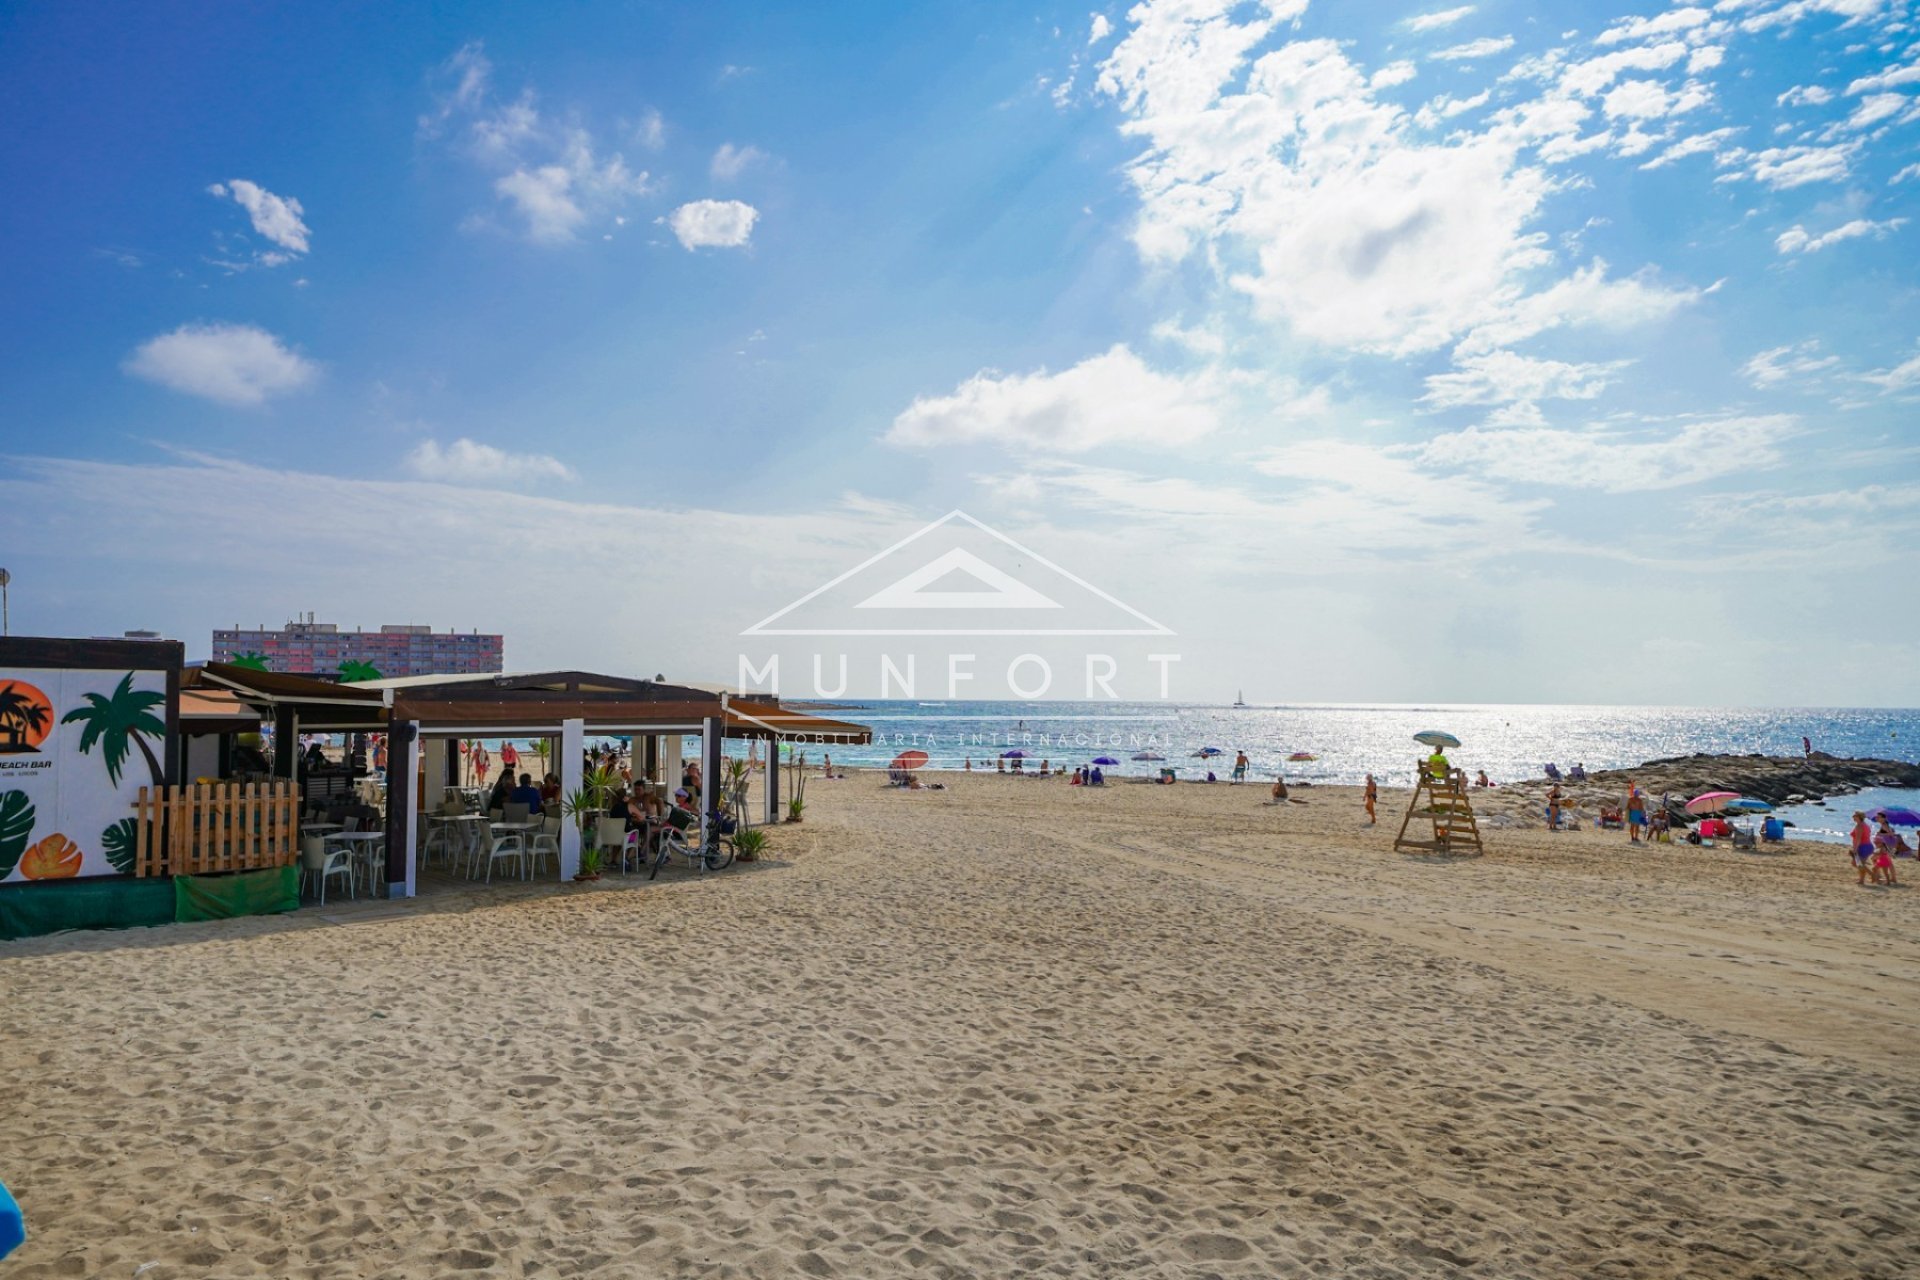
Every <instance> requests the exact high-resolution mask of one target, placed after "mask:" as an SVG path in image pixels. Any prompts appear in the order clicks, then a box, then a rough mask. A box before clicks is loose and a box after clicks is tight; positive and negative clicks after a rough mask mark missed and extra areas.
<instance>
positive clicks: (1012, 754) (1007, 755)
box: [1000, 750, 1027, 760]
mask: <svg viewBox="0 0 1920 1280" xmlns="http://www.w3.org/2000/svg"><path fill="white" fill-rule="evenodd" d="M1000 758H1001V759H1002V760H1025V759H1026V758H1027V753H1026V752H1024V751H1020V750H1014V751H1002V752H1001V753H1000Z"/></svg>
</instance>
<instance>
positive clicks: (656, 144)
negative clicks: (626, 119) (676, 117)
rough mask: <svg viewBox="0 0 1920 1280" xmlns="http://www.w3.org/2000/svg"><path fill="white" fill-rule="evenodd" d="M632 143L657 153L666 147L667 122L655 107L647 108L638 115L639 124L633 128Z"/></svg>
mask: <svg viewBox="0 0 1920 1280" xmlns="http://www.w3.org/2000/svg"><path fill="white" fill-rule="evenodd" d="M633 137H634V141H636V142H638V143H639V144H640V145H641V146H643V147H645V148H646V149H647V150H649V151H658V150H660V148H662V147H664V146H666V145H667V121H666V117H665V116H662V115H661V114H660V111H659V109H658V108H656V107H648V108H647V109H646V110H645V111H644V112H642V113H641V115H640V122H639V123H638V124H636V125H634V126H633Z"/></svg>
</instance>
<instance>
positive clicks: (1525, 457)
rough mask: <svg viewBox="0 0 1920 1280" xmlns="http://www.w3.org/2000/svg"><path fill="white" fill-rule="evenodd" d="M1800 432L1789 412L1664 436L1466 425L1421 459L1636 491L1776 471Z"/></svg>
mask: <svg viewBox="0 0 1920 1280" xmlns="http://www.w3.org/2000/svg"><path fill="white" fill-rule="evenodd" d="M1796 431H1797V427H1796V425H1795V422H1794V419H1793V418H1792V417H1790V416H1788V415H1785V414H1770V415H1766V416H1763V417H1736V418H1719V419H1714V420H1710V421H1705V422H1694V423H1689V424H1687V425H1685V426H1683V427H1681V428H1680V429H1679V430H1678V431H1675V432H1672V433H1670V434H1667V435H1655V434H1652V433H1648V432H1644V431H1638V432H1637V431H1626V430H1618V429H1610V428H1609V429H1592V430H1586V431H1570V430H1555V429H1552V428H1544V427H1543V428H1529V429H1520V430H1499V431H1487V430H1483V429H1481V428H1479V427H1469V428H1468V429H1466V430H1465V431H1458V432H1455V433H1453V434H1451V435H1444V436H1438V437H1436V438H1434V439H1433V440H1431V441H1429V442H1428V443H1427V444H1426V446H1425V447H1424V448H1423V449H1422V450H1421V453H1420V456H1421V458H1422V459H1423V460H1425V461H1427V462H1429V463H1432V464H1434V465H1436V466H1443V467H1453V468H1460V469H1464V470H1467V471H1470V472H1472V473H1473V474H1474V475H1476V476H1492V477H1494V478H1497V479H1501V480H1507V481H1511V482H1513V483H1515V484H1528V485H1552V486H1557V487H1564V488H1573V489H1589V490H1598V491H1600V492H1604V493H1632V492H1637V491H1642V490H1649V489H1677V488H1680V487H1682V486H1684V485H1690V484H1700V483H1702V482H1704V481H1708V480H1715V479H1719V478H1721V477H1724V476H1730V475H1745V474H1748V473H1751V472H1754V471H1760V470H1765V469H1767V468H1769V467H1775V466H1778V465H1780V463H1781V462H1783V461H1784V460H1785V459H1784V456H1783V455H1782V453H1781V451H1780V445H1781V444H1782V443H1784V442H1785V441H1786V440H1787V439H1788V438H1789V437H1791V436H1793V435H1794V434H1796Z"/></svg>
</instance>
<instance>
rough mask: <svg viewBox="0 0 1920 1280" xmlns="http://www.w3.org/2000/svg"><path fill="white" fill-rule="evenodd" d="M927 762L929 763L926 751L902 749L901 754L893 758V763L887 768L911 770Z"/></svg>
mask: <svg viewBox="0 0 1920 1280" xmlns="http://www.w3.org/2000/svg"><path fill="white" fill-rule="evenodd" d="M926 763H927V753H926V752H924V751H902V752H901V753H900V754H899V755H897V756H895V757H894V758H893V763H892V764H890V765H888V766H887V768H889V769H906V770H909V771H911V770H914V769H918V768H921V767H923V766H924V765H925V764H926Z"/></svg>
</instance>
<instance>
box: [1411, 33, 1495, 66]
mask: <svg viewBox="0 0 1920 1280" xmlns="http://www.w3.org/2000/svg"><path fill="white" fill-rule="evenodd" d="M1511 48H1513V37H1512V36H1482V37H1480V38H1479V39H1478V40H1469V41H1467V42H1466V43H1465V44H1456V45H1454V46H1453V47H1452V48H1450V49H1441V50H1439V51H1438V52H1436V53H1433V54H1430V55H1429V56H1430V57H1434V58H1442V59H1445V60H1446V61H1449V62H1464V61H1466V60H1467V59H1469V58H1489V57H1492V56H1493V55H1494V54H1496V53H1505V52H1506V51H1507V50H1508V49H1511Z"/></svg>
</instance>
